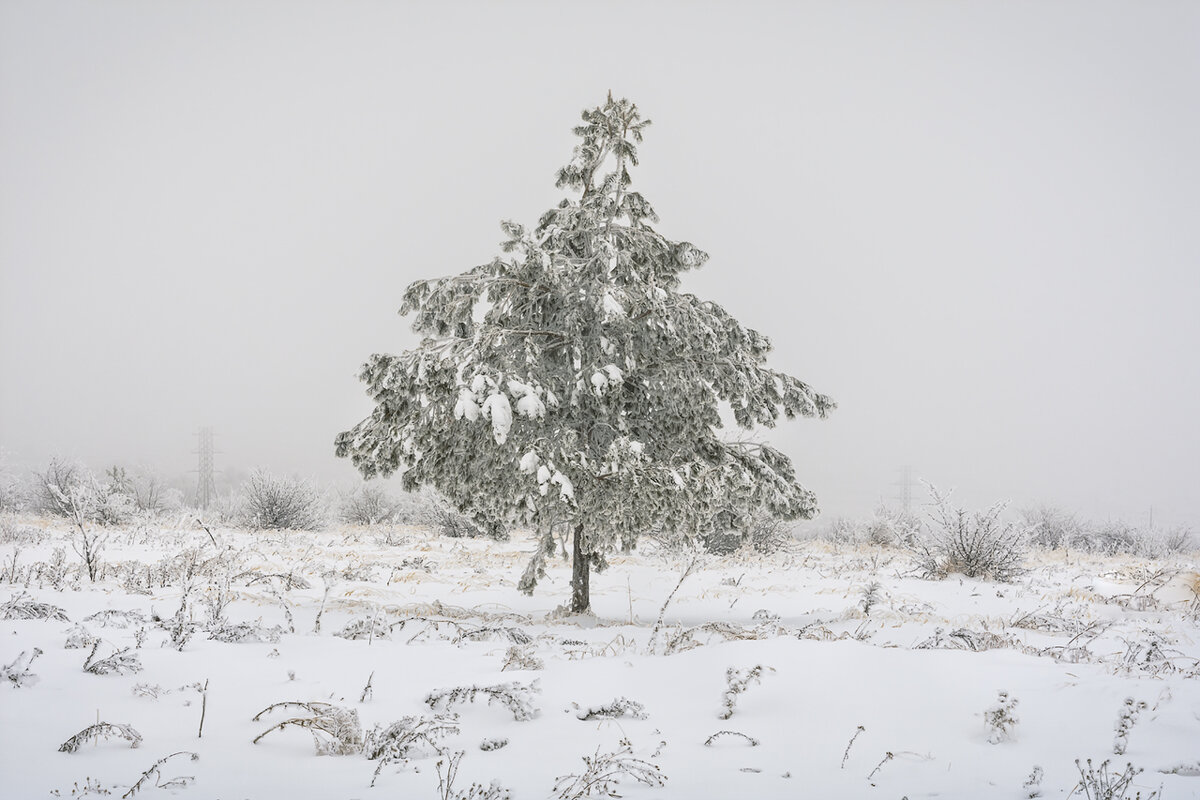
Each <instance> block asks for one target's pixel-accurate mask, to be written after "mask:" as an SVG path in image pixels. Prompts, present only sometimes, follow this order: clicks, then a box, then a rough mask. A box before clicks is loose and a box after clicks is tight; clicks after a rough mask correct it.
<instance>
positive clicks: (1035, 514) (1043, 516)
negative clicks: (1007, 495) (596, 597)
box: [1021, 505, 1090, 550]
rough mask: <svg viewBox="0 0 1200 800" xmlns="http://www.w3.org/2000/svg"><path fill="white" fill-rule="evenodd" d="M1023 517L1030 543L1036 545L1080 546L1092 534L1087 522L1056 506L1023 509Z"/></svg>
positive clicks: (1050, 546) (1056, 546)
mask: <svg viewBox="0 0 1200 800" xmlns="http://www.w3.org/2000/svg"><path fill="white" fill-rule="evenodd" d="M1021 519H1022V521H1023V522H1024V523H1025V526H1026V527H1027V528H1028V529H1029V543H1030V544H1031V545H1034V546H1035V547H1045V548H1047V549H1050V550H1053V549H1056V548H1061V547H1078V546H1080V545H1081V544H1086V542H1087V540H1088V538H1089V536H1090V534H1089V531H1088V525H1087V523H1086V522H1084V521H1082V520H1080V519H1079V518H1078V517H1077V516H1075V515H1074V514H1072V513H1070V512H1068V511H1064V510H1063V509H1061V508H1056V507H1055V506H1049V505H1041V506H1037V507H1034V508H1026V509H1024V510H1022V511H1021Z"/></svg>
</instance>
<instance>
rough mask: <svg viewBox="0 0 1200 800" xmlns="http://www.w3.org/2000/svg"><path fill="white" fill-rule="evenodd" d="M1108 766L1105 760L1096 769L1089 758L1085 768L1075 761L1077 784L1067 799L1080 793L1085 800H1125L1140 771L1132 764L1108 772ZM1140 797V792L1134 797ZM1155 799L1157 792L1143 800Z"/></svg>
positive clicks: (1077, 760)
mask: <svg viewBox="0 0 1200 800" xmlns="http://www.w3.org/2000/svg"><path fill="white" fill-rule="evenodd" d="M1108 764H1109V762H1108V760H1107V759H1105V760H1104V761H1102V762H1101V763H1100V767H1099V768H1096V767H1093V766H1092V760H1091V759H1090V758H1089V759H1088V760H1087V766H1086V767H1085V766H1084V765H1083V764H1081V763H1080V762H1079V759H1075V768H1076V769H1078V770H1079V783H1077V784H1075V788H1073V789H1072V790H1071V793H1070V794H1068V795H1067V797H1068V798H1070V797H1074V796H1075V794H1076V793H1077V792H1082V793H1083V796H1084V797H1086V798H1087V800H1126V799H1127V798H1128V797H1129V790H1130V789H1131V788H1132V784H1133V779H1134V778H1136V777H1137V776H1138V775H1139V774H1141V772H1142V770H1141V769H1140V768H1138V769H1135V768H1134V766H1133V764H1126V765H1125V769H1123V770H1122V771H1120V772H1110V771H1109V769H1108ZM1141 797H1142V793H1141V792H1138V793H1137V794H1136V795H1135V798H1139V800H1140V798H1141ZM1156 797H1158V792H1151V793H1150V794H1149V795H1147V796H1146V798H1145V800H1154V798H1156Z"/></svg>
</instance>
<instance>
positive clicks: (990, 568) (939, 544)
mask: <svg viewBox="0 0 1200 800" xmlns="http://www.w3.org/2000/svg"><path fill="white" fill-rule="evenodd" d="M930 493H931V494H932V495H933V499H934V503H933V511H932V512H931V513H930V525H929V529H928V530H927V531H924V532H922V534H921V535H919V536H917V537H916V538H915V539H914V541H913V544H912V545H911V549H912V551H913V553H914V554H915V555H916V557H917V567H918V569H919V570H920V571H921V572H922V573H923V574H924V575H925V576H926V577H936V578H940V577H945V576H946V575H948V574H950V573H953V572H957V573H961V574H963V575H966V576H967V577H969V578H987V579H990V580H997V581H1008V580H1012V579H1013V578H1015V577H1016V576H1017V575H1019V574H1020V573H1021V570H1022V562H1023V561H1024V558H1025V551H1026V535H1025V529H1024V528H1023V527H1021V526H1019V525H1017V524H1015V523H1011V522H1004V521H1003V520H1002V519H1001V518H1000V516H1001V514H1002V513H1003V512H1004V508H1005V504H1004V503H997V504H996V505H994V506H992V507H991V508H988V509H986V510H984V511H972V512H967V511H965V510H963V509H961V508H956V507H954V506H952V505H951V504H950V501H949V497H948V496H946V495H942V494H939V493H938V491H937V490H936V489H934V488H932V487H931V488H930Z"/></svg>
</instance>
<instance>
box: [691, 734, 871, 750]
mask: <svg viewBox="0 0 1200 800" xmlns="http://www.w3.org/2000/svg"><path fill="white" fill-rule="evenodd" d="M726 736H734V737H738V738H740V739H743V740H744V741H745V742H746V744H748V745H750V746H751V747H758V746H759V744H761V742H759V741H758V739H755V738H754V737H753V736H748V735H746V734H744V733H742V732H741V731H717V732H716V733H714V734H713V735H712V736H710V737H708V738H707V739H705V740H704V746H705V747H712V746H713V745H714V744H715V743H716V742H717V740H719V739H722V738H724V737H726ZM849 749H850V748H848V747H847V748H846V750H847V752H849Z"/></svg>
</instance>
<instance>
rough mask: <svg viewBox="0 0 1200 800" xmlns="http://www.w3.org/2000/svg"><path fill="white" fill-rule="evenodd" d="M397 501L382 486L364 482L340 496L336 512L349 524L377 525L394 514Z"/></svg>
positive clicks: (390, 518)
mask: <svg viewBox="0 0 1200 800" xmlns="http://www.w3.org/2000/svg"><path fill="white" fill-rule="evenodd" d="M397 509H398V503H397V502H396V498H394V497H392V496H391V495H390V494H388V493H387V492H386V491H385V490H384V489H383V487H381V486H375V485H372V484H369V483H364V484H363V485H362V486H359V487H358V488H356V489H355V490H354V491H352V492H350V493H349V494H347V495H345V496H343V497H342V500H341V505H340V508H339V509H338V512H339V514H340V516H341V518H342V522H346V523H349V524H351V525H378V524H379V523H381V522H390V521H392V519H393V518H394V517H395V516H396V512H397Z"/></svg>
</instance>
